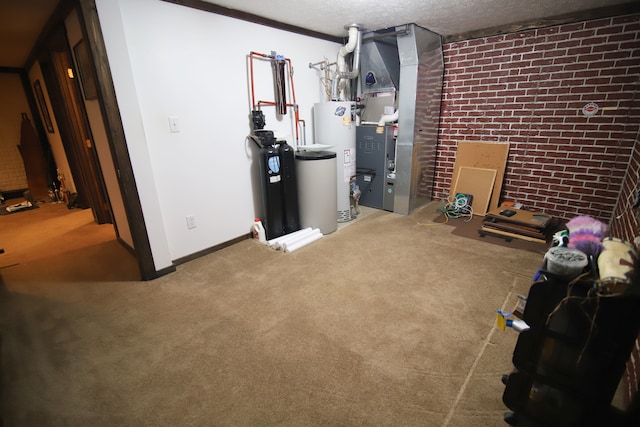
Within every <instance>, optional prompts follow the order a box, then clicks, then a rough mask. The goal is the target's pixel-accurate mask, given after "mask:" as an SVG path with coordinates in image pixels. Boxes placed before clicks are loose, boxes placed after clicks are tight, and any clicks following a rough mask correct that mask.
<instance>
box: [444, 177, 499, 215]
mask: <svg viewBox="0 0 640 427" xmlns="http://www.w3.org/2000/svg"><path fill="white" fill-rule="evenodd" d="M496 173H497V171H496V170H495V169H482V168H470V167H466V166H463V167H461V168H460V171H459V172H458V179H456V187H455V188H454V190H453V193H454V195H455V194H458V193H464V194H471V195H472V196H473V199H472V200H471V208H472V209H473V214H474V215H482V216H484V215H486V214H487V208H488V207H489V202H490V200H491V193H492V192H493V184H494V183H495V181H496Z"/></svg>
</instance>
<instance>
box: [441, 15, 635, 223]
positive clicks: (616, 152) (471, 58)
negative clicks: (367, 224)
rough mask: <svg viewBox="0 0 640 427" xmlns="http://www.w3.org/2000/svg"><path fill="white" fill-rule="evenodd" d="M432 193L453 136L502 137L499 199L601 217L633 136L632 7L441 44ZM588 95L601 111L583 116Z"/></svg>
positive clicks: (450, 162) (607, 211)
mask: <svg viewBox="0 0 640 427" xmlns="http://www.w3.org/2000/svg"><path fill="white" fill-rule="evenodd" d="M443 51H444V60H445V75H444V87H443V97H442V111H441V123H440V130H439V146H438V158H437V166H436V177H435V181H434V199H442V198H446V197H447V196H448V193H449V189H450V186H451V175H452V172H453V167H454V162H455V152H456V147H457V143H458V141H487V142H508V143H509V144H510V152H509V158H508V163H507V170H506V174H505V179H504V182H503V193H502V199H504V200H516V201H518V202H521V203H523V204H524V205H525V206H526V207H527V208H529V209H536V210H542V211H545V212H547V213H549V214H551V215H554V216H556V217H560V218H564V219H570V218H572V217H574V216H576V215H577V214H584V215H591V216H593V217H595V218H598V219H600V220H602V221H604V222H607V223H608V222H609V220H610V219H611V214H612V212H613V210H614V207H615V205H616V202H617V200H618V197H619V193H620V188H621V185H622V183H623V180H624V177H625V173H626V170H627V164H628V162H629V158H630V156H631V154H632V152H633V147H634V142H635V140H636V136H637V134H638V123H640V114H638V103H639V102H640V95H638V94H637V92H638V89H640V84H639V82H638V76H639V74H640V15H638V14H635V15H628V16H621V17H614V18H607V19H599V20H594V21H587V22H580V23H573V24H566V25H560V26H555V27H548V28H541V29H537V30H530V31H523V32H519V33H512V34H505V35H500V36H494V37H487V38H481V39H474V40H467V41H463V42H455V43H449V44H445V45H444V46H443ZM590 102H595V103H596V104H597V105H598V107H599V111H598V113H597V114H596V115H594V116H591V117H585V116H584V115H583V113H582V108H583V106H585V105H586V104H587V103H590Z"/></svg>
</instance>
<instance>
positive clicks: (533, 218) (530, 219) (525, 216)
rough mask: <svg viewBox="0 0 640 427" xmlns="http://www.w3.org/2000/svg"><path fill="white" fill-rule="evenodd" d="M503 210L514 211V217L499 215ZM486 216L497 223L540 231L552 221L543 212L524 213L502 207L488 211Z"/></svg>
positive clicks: (523, 211) (520, 210)
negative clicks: (509, 223)
mask: <svg viewBox="0 0 640 427" xmlns="http://www.w3.org/2000/svg"><path fill="white" fill-rule="evenodd" d="M504 210H510V211H514V212H515V215H513V216H504V215H500V212H502V211H504ZM487 216H489V217H492V218H495V219H496V220H498V221H505V222H514V223H517V224H522V225H526V226H528V227H535V228H540V229H543V228H546V227H547V226H548V225H549V224H550V223H551V220H552V219H553V217H552V216H550V215H547V214H545V213H544V212H531V211H525V210H522V209H515V208H504V207H501V208H496V209H492V210H490V211H489V212H488V213H487Z"/></svg>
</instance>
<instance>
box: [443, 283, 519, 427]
mask: <svg viewBox="0 0 640 427" xmlns="http://www.w3.org/2000/svg"><path fill="white" fill-rule="evenodd" d="M516 281H517V279H514V281H513V284H512V285H511V290H509V293H508V294H507V296H506V297H505V299H504V301H503V302H502V307H501V308H502V309H504V308H505V306H506V304H507V301H509V299H510V298H511V295H513V290H514V289H515V286H516ZM495 331H496V327H495V325H494V326H493V327H492V328H491V331H489V334H488V335H487V337H486V338H485V340H484V343H482V348H481V349H480V352H479V353H478V355H477V356H476V358H475V360H474V361H473V364H472V365H471V368H470V369H469V373H468V374H467V377H466V378H465V380H464V382H463V383H462V386H461V387H460V391H458V394H457V395H456V398H455V399H454V401H453V404H452V405H451V409H449V413H448V414H447V416H446V417H445V419H444V422H443V423H442V427H447V426H448V425H449V423H450V422H451V419H452V418H453V414H454V413H455V411H456V408H457V406H458V403H460V400H461V399H462V396H463V395H464V392H465V391H466V389H467V386H468V385H469V382H470V381H471V377H472V376H473V374H474V372H475V370H476V368H477V367H478V364H479V363H480V359H481V358H482V356H483V355H484V352H485V350H486V349H487V346H488V345H489V343H490V342H491V338H492V337H493V334H494V333H495Z"/></svg>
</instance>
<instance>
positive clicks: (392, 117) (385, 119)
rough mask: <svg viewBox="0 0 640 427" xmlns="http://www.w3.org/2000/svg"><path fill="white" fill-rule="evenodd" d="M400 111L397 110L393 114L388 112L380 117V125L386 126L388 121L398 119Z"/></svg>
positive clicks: (391, 121)
mask: <svg viewBox="0 0 640 427" xmlns="http://www.w3.org/2000/svg"><path fill="white" fill-rule="evenodd" d="M398 111H400V110H396V111H395V113H393V114H386V115H383V116H382V117H380V121H379V122H378V126H384V125H385V124H387V123H393V122H395V121H397V120H398Z"/></svg>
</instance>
